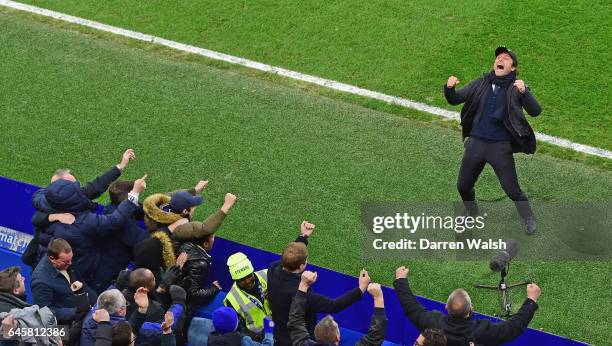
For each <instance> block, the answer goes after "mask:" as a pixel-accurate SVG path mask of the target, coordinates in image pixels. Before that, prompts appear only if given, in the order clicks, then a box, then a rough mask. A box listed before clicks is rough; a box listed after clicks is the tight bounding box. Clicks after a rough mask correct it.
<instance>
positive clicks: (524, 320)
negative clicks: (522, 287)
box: [479, 284, 541, 344]
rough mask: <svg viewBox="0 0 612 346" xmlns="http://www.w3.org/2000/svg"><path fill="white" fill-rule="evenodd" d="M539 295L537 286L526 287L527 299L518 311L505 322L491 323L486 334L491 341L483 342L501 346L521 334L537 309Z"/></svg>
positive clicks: (539, 291)
mask: <svg viewBox="0 0 612 346" xmlns="http://www.w3.org/2000/svg"><path fill="white" fill-rule="evenodd" d="M540 293H541V290H540V287H538V285H536V284H529V285H527V299H525V302H524V303H523V305H522V306H521V308H520V309H519V311H518V312H517V313H516V314H515V315H513V316H512V317H511V318H509V319H508V320H507V321H504V322H500V323H491V324H490V330H489V333H487V334H488V335H491V336H492V339H493V340H490V341H487V340H483V342H488V343H489V342H490V343H495V344H502V343H506V342H509V341H511V340H514V339H515V338H517V337H519V336H520V335H521V334H523V332H524V331H525V329H527V326H528V325H529V322H531V319H532V318H533V315H534V314H535V312H536V310H537V309H538V304H537V303H536V301H537V300H538V298H539V297H540ZM479 341H480V340H479Z"/></svg>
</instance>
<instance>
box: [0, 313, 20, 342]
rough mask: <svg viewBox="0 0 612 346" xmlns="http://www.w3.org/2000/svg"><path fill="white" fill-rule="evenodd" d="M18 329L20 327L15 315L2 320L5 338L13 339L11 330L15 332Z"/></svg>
mask: <svg viewBox="0 0 612 346" xmlns="http://www.w3.org/2000/svg"><path fill="white" fill-rule="evenodd" d="M17 327H18V325H17V321H16V320H15V318H14V317H13V315H7V316H6V317H5V318H4V319H3V320H2V334H3V335H4V338H5V339H10V338H11V337H10V336H9V332H10V331H11V329H13V330H14V329H15V328H17Z"/></svg>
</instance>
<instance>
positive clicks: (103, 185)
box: [81, 149, 136, 200]
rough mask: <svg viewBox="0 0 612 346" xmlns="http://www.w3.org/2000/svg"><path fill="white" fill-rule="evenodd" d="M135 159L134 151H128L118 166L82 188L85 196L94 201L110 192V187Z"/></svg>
mask: <svg viewBox="0 0 612 346" xmlns="http://www.w3.org/2000/svg"><path fill="white" fill-rule="evenodd" d="M135 158H136V155H135V154H134V149H128V150H126V151H125V152H124V153H123V156H122V157H121V161H120V162H119V163H118V164H117V165H116V166H113V167H111V168H110V169H109V170H107V171H106V172H104V173H102V174H101V175H99V176H97V177H96V178H95V179H94V180H92V181H90V182H88V183H87V184H85V186H83V187H82V188H81V190H82V191H83V193H84V194H85V196H87V197H88V198H89V199H92V200H93V199H96V198H98V197H100V196H101V195H102V194H103V193H104V192H106V190H108V186H109V185H110V184H111V183H112V182H113V181H115V180H117V178H119V176H120V175H121V172H123V170H124V169H125V168H126V167H127V165H128V163H129V162H130V160H134V159H135Z"/></svg>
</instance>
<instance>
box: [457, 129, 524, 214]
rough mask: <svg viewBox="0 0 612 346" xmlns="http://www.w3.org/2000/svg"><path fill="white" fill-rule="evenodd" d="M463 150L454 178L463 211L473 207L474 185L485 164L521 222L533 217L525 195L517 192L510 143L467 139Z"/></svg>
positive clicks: (520, 191)
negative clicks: (489, 166)
mask: <svg viewBox="0 0 612 346" xmlns="http://www.w3.org/2000/svg"><path fill="white" fill-rule="evenodd" d="M464 146H465V151H464V152H463V159H462V160H461V168H460V169H459V177H458V178H457V190H458V191H459V194H460V195H461V199H462V200H463V203H464V204H465V206H466V208H472V207H473V206H474V201H475V198H476V192H475V190H474V184H476V180H478V176H480V173H481V172H482V170H483V169H484V166H485V164H487V163H488V164H490V165H491V167H493V171H495V175H497V178H498V179H499V182H500V184H501V186H502V189H504V192H505V193H506V195H508V197H509V198H510V199H511V200H513V201H514V204H515V205H516V209H517V211H518V213H519V215H520V216H521V217H522V218H523V219H527V218H529V217H533V212H532V211H531V207H530V206H529V200H528V199H527V195H526V194H525V193H524V192H523V190H521V187H520V186H519V183H518V178H517V176H516V166H515V164H514V156H513V153H512V146H511V145H510V142H485V141H483V140H480V139H478V138H474V137H469V138H468V139H467V140H466V141H465V144H464Z"/></svg>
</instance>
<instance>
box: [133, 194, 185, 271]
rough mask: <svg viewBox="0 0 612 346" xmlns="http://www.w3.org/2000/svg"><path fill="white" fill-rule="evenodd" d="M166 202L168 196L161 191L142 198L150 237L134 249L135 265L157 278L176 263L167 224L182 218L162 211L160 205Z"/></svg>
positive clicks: (168, 200)
mask: <svg viewBox="0 0 612 346" xmlns="http://www.w3.org/2000/svg"><path fill="white" fill-rule="evenodd" d="M167 203H170V196H169V195H167V194H163V193H156V194H154V195H151V196H149V197H147V198H146V199H145V200H144V203H143V206H142V207H143V210H144V214H145V215H144V220H145V224H146V225H147V229H148V231H149V234H150V235H151V238H149V239H145V240H144V241H142V242H140V243H139V244H138V245H136V247H135V249H134V258H135V261H136V265H137V266H139V267H144V268H147V269H149V270H151V271H152V272H153V273H156V276H155V277H156V279H158V280H159V277H158V275H159V273H160V272H161V271H163V270H166V269H168V268H170V267H172V266H173V265H175V264H176V254H175V251H174V244H173V243H172V239H171V238H170V232H169V231H168V230H167V226H168V225H171V224H173V223H175V222H176V221H178V220H180V219H182V218H183V217H182V215H180V214H176V213H172V212H167V211H164V210H163V209H162V208H161V207H162V206H163V205H164V204H167ZM160 266H161V269H160Z"/></svg>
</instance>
